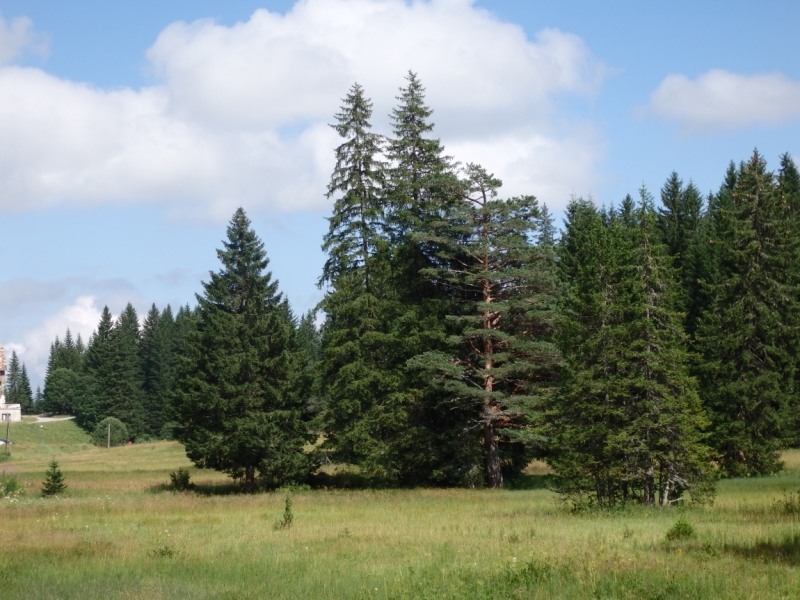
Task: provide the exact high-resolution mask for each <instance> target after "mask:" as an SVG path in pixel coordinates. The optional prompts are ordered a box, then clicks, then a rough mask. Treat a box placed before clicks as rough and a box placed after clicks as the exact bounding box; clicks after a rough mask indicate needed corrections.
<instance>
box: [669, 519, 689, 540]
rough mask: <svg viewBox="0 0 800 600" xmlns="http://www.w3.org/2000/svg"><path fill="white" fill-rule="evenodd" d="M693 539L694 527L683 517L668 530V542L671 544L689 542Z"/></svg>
mask: <svg viewBox="0 0 800 600" xmlns="http://www.w3.org/2000/svg"><path fill="white" fill-rule="evenodd" d="M692 537H694V527H692V524H691V523H689V521H687V520H686V519H684V518H683V517H681V518H680V519H678V520H677V521H675V524H674V525H673V526H672V527H670V528H669V529H668V530H667V540H669V541H670V542H676V541H678V540H688V539H689V538H692Z"/></svg>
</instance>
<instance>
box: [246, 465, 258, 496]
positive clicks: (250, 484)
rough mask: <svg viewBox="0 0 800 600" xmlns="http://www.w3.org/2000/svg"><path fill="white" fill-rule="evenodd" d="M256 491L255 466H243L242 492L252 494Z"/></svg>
mask: <svg viewBox="0 0 800 600" xmlns="http://www.w3.org/2000/svg"><path fill="white" fill-rule="evenodd" d="M255 491H256V468H255V467H245V468H244V492H245V493H246V494H252V493H253V492H255Z"/></svg>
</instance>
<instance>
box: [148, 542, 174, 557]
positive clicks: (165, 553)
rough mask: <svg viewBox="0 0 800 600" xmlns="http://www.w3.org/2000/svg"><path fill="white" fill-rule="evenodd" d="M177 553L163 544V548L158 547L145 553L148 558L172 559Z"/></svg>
mask: <svg viewBox="0 0 800 600" xmlns="http://www.w3.org/2000/svg"><path fill="white" fill-rule="evenodd" d="M176 554H177V552H176V551H175V550H173V549H172V548H171V547H170V546H168V545H166V544H164V545H163V546H159V547H158V548H155V549H154V550H150V551H149V552H148V553H147V556H149V557H150V558H172V557H173V556H175V555H176Z"/></svg>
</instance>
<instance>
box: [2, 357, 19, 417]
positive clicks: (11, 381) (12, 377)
mask: <svg viewBox="0 0 800 600" xmlns="http://www.w3.org/2000/svg"><path fill="white" fill-rule="evenodd" d="M21 375H22V368H21V365H20V362H19V357H18V356H17V351H16V350H12V351H11V360H10V361H9V363H8V374H7V375H6V389H5V390H4V392H5V395H6V403H7V404H20V403H21V398H20V378H21Z"/></svg>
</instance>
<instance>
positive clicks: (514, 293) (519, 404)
mask: <svg viewBox="0 0 800 600" xmlns="http://www.w3.org/2000/svg"><path fill="white" fill-rule="evenodd" d="M464 173H465V179H464V181H463V183H462V185H463V192H462V194H463V195H462V202H461V203H460V204H458V205H456V206H454V208H453V210H452V211H451V212H450V213H449V214H448V215H447V217H446V219H444V220H442V221H440V222H439V224H438V228H437V227H433V228H432V230H435V229H438V232H437V233H436V234H435V235H433V236H431V237H430V238H429V239H430V241H431V242H432V243H434V244H435V245H437V246H439V247H440V248H441V252H440V259H441V262H442V264H443V265H446V267H445V268H434V269H429V270H427V271H426V272H427V274H428V275H429V276H430V277H433V278H435V279H436V280H437V282H439V283H440V285H443V286H448V287H451V288H453V289H455V290H458V291H459V292H460V294H461V295H462V297H463V298H464V305H465V307H468V309H467V310H464V311H463V312H460V313H459V314H455V315H452V316H451V319H452V320H454V321H456V322H457V323H459V324H460V327H459V329H460V331H459V332H458V335H455V336H453V337H452V338H451V343H452V345H453V348H452V350H451V352H450V353H444V352H428V353H426V354H425V355H423V356H422V357H420V359H418V360H417V361H416V363H417V364H418V365H419V366H421V367H423V368H427V370H429V371H433V372H434V373H437V374H438V376H439V379H440V380H441V382H442V385H443V388H444V389H446V390H448V392H449V393H450V394H451V397H452V398H454V400H455V401H456V402H458V403H460V404H462V405H465V406H469V407H470V409H471V412H472V416H473V419H474V421H477V422H478V423H480V426H481V429H482V437H483V444H484V453H485V461H486V468H485V476H486V482H487V484H488V485H489V486H491V487H502V486H503V474H502V468H501V452H500V443H501V442H503V443H506V444H508V443H509V442H514V441H523V440H524V436H523V435H522V432H524V431H525V430H526V429H527V428H529V426H530V425H531V424H532V418H533V417H534V416H535V415H536V413H537V412H538V405H539V403H540V401H541V391H540V390H538V389H537V388H538V386H539V385H540V384H541V383H542V382H547V381H549V380H550V379H551V377H552V374H553V371H554V369H555V367H556V365H557V362H558V353H557V352H556V350H555V348H554V346H553V344H552V343H551V335H552V326H553V318H554V313H553V309H554V302H555V298H556V294H557V287H556V281H555V278H554V272H553V266H554V265H553V261H552V260H551V254H550V253H549V252H547V251H544V250H543V248H541V247H537V246H535V245H533V244H532V243H531V236H532V235H533V233H534V232H535V229H536V226H537V222H538V220H539V219H540V213H539V208H538V205H537V202H536V200H535V198H533V197H532V196H526V197H522V198H513V199H510V200H499V199H497V190H498V188H499V187H500V186H501V182H500V181H499V180H498V179H496V178H494V177H493V176H492V175H490V174H489V173H487V172H486V170H485V169H483V168H482V167H480V166H478V165H467V167H466V169H465V172H464Z"/></svg>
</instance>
